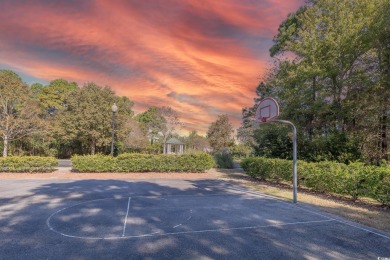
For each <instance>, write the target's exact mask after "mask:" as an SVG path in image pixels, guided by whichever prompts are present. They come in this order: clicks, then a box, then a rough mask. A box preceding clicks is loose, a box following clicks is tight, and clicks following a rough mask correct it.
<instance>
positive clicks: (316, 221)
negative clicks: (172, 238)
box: [53, 219, 334, 240]
mask: <svg viewBox="0 0 390 260" xmlns="http://www.w3.org/2000/svg"><path fill="white" fill-rule="evenodd" d="M331 221H334V220H332V219H328V220H314V221H303V222H291V223H283V224H272V225H262V226H250V227H236V228H221V229H205V230H193V231H181V232H168V233H160V231H157V232H154V233H150V234H144V235H137V236H121V237H83V236H74V235H68V234H64V233H62V232H58V231H56V230H53V231H54V232H56V233H58V234H60V235H62V236H65V237H70V238H80V239H89V240H115V239H126V238H144V237H154V236H168V235H183V234H196V233H207V232H221V231H230V230H248V229H260V228H268V227H282V226H290V225H305V224H312V223H324V222H331Z"/></svg>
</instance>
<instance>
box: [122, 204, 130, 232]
mask: <svg viewBox="0 0 390 260" xmlns="http://www.w3.org/2000/svg"><path fill="white" fill-rule="evenodd" d="M130 202H131V197H129V200H128V201H127V211H126V218H125V223H124V224H123V232H122V237H124V236H125V232H126V224H127V217H128V216H129V209H130Z"/></svg>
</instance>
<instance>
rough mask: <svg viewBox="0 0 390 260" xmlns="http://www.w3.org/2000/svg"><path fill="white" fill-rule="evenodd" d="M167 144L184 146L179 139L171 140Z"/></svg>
mask: <svg viewBox="0 0 390 260" xmlns="http://www.w3.org/2000/svg"><path fill="white" fill-rule="evenodd" d="M165 143H166V144H182V145H184V143H183V142H181V141H180V140H179V139H177V138H170V139H169V140H168V141H166V142H165Z"/></svg>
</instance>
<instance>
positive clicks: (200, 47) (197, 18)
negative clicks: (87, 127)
mask: <svg viewBox="0 0 390 260" xmlns="http://www.w3.org/2000/svg"><path fill="white" fill-rule="evenodd" d="M302 4H303V1H302V0H294V1H277V0H267V1H260V0H259V1H239V0H226V1H206V2H205V1H195V0H194V1H191V0H187V1H181V0H180V1H179V0H172V1H165V0H164V1H163V0H155V1H69V2H67V1H64V2H62V1H61V2H57V1H56V3H54V2H50V1H44V0H42V1H34V3H30V4H25V3H21V2H18V1H15V2H14V1H3V2H2V3H0V8H1V9H2V10H5V11H3V12H1V13H0V19H1V21H2V23H0V34H1V35H2V37H1V39H0V64H3V65H4V66H8V67H14V68H17V69H18V70H20V71H23V72H24V73H25V74H28V75H31V76H33V77H35V78H40V79H42V80H46V81H50V80H53V79H56V78H64V79H67V80H70V81H76V82H78V83H79V84H80V85H82V84H83V83H85V82H87V81H94V82H96V83H97V84H100V85H109V86H111V87H112V88H113V90H114V91H116V93H117V94H119V95H126V96H128V97H129V98H130V99H132V100H133V101H134V102H135V104H136V105H135V109H136V112H141V111H143V110H145V109H147V107H148V106H152V105H153V106H161V105H170V106H172V107H173V108H175V109H176V110H178V111H180V114H181V117H182V119H183V121H184V122H186V123H187V130H192V129H196V130H198V131H200V132H202V133H204V132H206V131H207V127H208V125H209V124H210V123H211V122H212V121H214V120H215V119H216V118H217V115H218V114H222V113H226V114H228V115H229V116H230V117H231V119H232V121H233V123H234V125H235V126H236V127H237V126H239V122H240V115H241V108H242V107H245V106H250V105H252V99H253V97H254V94H255V93H254V90H255V88H256V86H257V84H258V83H259V78H260V76H261V75H262V74H263V73H264V71H265V69H266V66H267V58H266V57H267V56H268V49H269V48H270V47H271V45H272V42H271V40H272V37H273V35H274V34H276V32H277V28H278V25H279V24H280V23H281V22H282V21H283V20H284V19H285V18H286V16H287V14H288V13H290V12H294V11H295V10H296V9H297V8H298V7H299V6H300V5H302ZM172 93H174V94H172Z"/></svg>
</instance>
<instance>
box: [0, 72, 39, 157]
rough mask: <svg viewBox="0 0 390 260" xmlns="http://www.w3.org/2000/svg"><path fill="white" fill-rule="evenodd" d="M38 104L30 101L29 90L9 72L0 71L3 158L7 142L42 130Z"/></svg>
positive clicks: (5, 155) (0, 133) (6, 152)
mask: <svg viewBox="0 0 390 260" xmlns="http://www.w3.org/2000/svg"><path fill="white" fill-rule="evenodd" d="M38 114H39V108H38V104H37V103H36V102H35V101H34V100H31V99H30V89H29V87H28V86H27V85H26V84H24V83H23V82H22V79H21V78H20V77H19V76H18V75H17V74H16V73H14V72H12V71H10V70H1V71H0V135H1V138H2V139H3V157H7V155H8V145H9V142H11V141H14V140H18V139H21V138H23V137H26V136H30V135H33V134H34V133H36V132H37V131H39V130H41V129H42V122H41V121H40V120H39V117H38Z"/></svg>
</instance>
